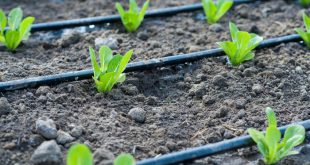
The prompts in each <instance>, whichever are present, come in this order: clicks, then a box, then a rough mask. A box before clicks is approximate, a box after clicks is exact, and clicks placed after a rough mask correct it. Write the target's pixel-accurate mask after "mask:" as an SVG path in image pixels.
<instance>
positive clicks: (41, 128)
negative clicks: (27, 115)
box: [36, 117, 57, 139]
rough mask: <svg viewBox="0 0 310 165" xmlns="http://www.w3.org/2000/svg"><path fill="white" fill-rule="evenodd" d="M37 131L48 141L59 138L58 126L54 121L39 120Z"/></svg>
mask: <svg viewBox="0 0 310 165" xmlns="http://www.w3.org/2000/svg"><path fill="white" fill-rule="evenodd" d="M36 130H37V132H38V133H39V134H40V135H42V136H43V137H45V138H46V139H55V138H56V137H57V129H56V125H55V123H54V121H53V120H52V119H48V118H45V117H43V118H39V119H38V120H37V121H36Z"/></svg>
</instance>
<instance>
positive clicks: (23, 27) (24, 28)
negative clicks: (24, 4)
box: [18, 17, 35, 40]
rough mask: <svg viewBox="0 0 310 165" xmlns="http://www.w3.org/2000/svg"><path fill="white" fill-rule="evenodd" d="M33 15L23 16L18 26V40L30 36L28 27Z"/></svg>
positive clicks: (32, 20)
mask: <svg viewBox="0 0 310 165" xmlns="http://www.w3.org/2000/svg"><path fill="white" fill-rule="evenodd" d="M34 20H35V18H34V17H27V18H25V19H24V20H23V21H22V23H21V24H20V26H19V29H18V30H19V33H20V40H27V39H28V37H29V36H30V30H31V29H30V27H31V25H32V23H33V22H34Z"/></svg>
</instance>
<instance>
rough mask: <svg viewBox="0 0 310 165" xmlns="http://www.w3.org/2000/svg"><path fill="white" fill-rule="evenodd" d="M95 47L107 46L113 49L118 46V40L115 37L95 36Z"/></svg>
mask: <svg viewBox="0 0 310 165" xmlns="http://www.w3.org/2000/svg"><path fill="white" fill-rule="evenodd" d="M95 45H96V48H100V47H101V46H104V45H106V46H108V47H109V48H110V49H112V50H115V49H117V48H118V45H119V44H118V41H117V40H116V39H115V38H112V37H109V38H96V39H95Z"/></svg>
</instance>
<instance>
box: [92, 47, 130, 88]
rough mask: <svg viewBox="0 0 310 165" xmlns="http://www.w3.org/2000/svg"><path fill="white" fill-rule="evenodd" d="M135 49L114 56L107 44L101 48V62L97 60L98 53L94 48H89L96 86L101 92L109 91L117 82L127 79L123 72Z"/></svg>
mask: <svg viewBox="0 0 310 165" xmlns="http://www.w3.org/2000/svg"><path fill="white" fill-rule="evenodd" d="M132 53H133V50H130V51H128V52H127V53H126V54H125V55H124V56H122V55H120V54H117V55H115V56H113V53H112V50H111V49H110V48H109V47H107V46H102V47H101V48H100V49H99V58H100V63H99V64H98V62H97V60H96V53H95V51H94V49H93V48H91V47H90V48H89V54H90V57H91V63H92V66H93V70H94V77H93V79H94V80H95V83H96V87H97V89H98V91H99V92H109V91H111V90H112V88H113V86H114V85H115V84H116V83H122V82H124V81H125V79H126V75H125V74H124V73H123V72H124V70H125V68H126V65H127V63H128V62H129V60H130V57H131V55H132Z"/></svg>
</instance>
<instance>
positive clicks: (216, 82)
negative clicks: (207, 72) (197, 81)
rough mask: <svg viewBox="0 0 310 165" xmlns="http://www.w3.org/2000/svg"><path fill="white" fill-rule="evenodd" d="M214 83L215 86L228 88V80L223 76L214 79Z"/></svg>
mask: <svg viewBox="0 0 310 165" xmlns="http://www.w3.org/2000/svg"><path fill="white" fill-rule="evenodd" d="M212 83H213V85H214V86H218V87H226V86H228V84H227V79H226V78H225V77H223V76H222V75H216V76H214V77H213V80H212Z"/></svg>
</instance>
